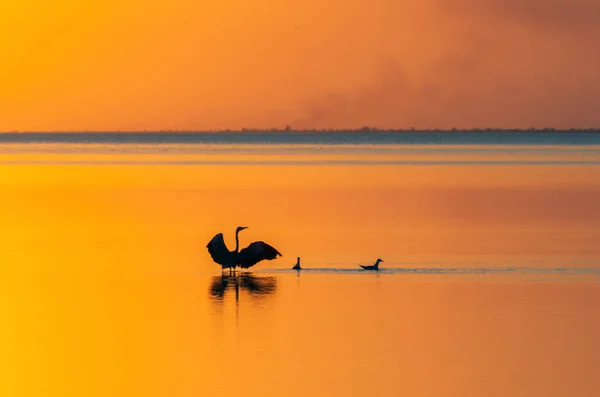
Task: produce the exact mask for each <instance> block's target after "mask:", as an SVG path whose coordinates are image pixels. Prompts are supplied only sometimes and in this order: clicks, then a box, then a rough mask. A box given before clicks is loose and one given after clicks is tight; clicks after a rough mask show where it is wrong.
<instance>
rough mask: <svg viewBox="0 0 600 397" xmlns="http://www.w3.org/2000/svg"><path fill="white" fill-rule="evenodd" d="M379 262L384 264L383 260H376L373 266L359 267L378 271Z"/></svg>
mask: <svg viewBox="0 0 600 397" xmlns="http://www.w3.org/2000/svg"><path fill="white" fill-rule="evenodd" d="M381 262H384V260H383V259H379V258H377V262H375V264H374V265H371V266H364V265H360V267H362V268H363V269H365V270H379V263H381Z"/></svg>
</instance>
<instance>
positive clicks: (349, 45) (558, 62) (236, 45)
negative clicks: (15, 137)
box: [0, 0, 600, 131]
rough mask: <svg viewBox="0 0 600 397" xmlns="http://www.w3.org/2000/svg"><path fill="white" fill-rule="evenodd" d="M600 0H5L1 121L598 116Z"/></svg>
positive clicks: (177, 123)
mask: <svg viewBox="0 0 600 397" xmlns="http://www.w3.org/2000/svg"><path fill="white" fill-rule="evenodd" d="M599 19H600V3H599V2H598V1H597V0H368V1H367V0H330V1H323V0H253V1H248V0H202V1H199V0H170V1H160V0H143V1H142V0H102V1H97V0H90V1H85V2H82V1H75V0H3V1H2V2H1V3H0V87H2V88H1V89H0V131H11V130H20V131H26V130H38V131H39V130H45V131H50V130H65V131H66V130H144V129H149V130H156V129H184V130H203V129H224V128H232V129H237V128H242V127H266V128H269V127H284V126H285V125H286V124H289V125H291V126H292V127H295V128H330V127H337V128H343V127H352V128H354V127H361V126H363V125H370V126H377V127H382V128H393V127H398V128H409V127H415V128H452V127H457V128H473V127H490V126H491V127H517V128H529V127H539V128H542V127H555V128H571V127H576V128H586V127H600V112H598V109H599V108H600V45H598V40H599V38H600V24H599V23H597V21H598V20H599Z"/></svg>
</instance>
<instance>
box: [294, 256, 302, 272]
mask: <svg viewBox="0 0 600 397" xmlns="http://www.w3.org/2000/svg"><path fill="white" fill-rule="evenodd" d="M292 269H293V270H302V268H301V267H300V257H298V260H297V261H296V264H295V265H294V267H293V268H292Z"/></svg>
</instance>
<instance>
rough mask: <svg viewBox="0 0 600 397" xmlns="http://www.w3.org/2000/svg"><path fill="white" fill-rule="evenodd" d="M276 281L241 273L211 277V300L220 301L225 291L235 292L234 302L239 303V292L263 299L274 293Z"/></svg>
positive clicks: (273, 278)
mask: <svg viewBox="0 0 600 397" xmlns="http://www.w3.org/2000/svg"><path fill="white" fill-rule="evenodd" d="M276 289H277V280H276V278H275V277H266V276H265V277H257V276H254V275H252V274H251V273H241V274H233V275H227V274H222V275H220V276H215V277H213V280H212V283H211V285H210V295H211V297H212V298H213V299H216V300H219V301H222V300H223V299H224V298H225V295H226V294H227V291H230V290H233V291H234V292H235V301H236V302H239V299H240V290H241V291H242V292H245V293H247V294H248V295H250V296H253V297H259V298H260V297H265V296H268V295H271V294H273V293H275V290H276Z"/></svg>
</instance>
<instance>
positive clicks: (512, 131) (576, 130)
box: [0, 127, 600, 136]
mask: <svg viewBox="0 0 600 397" xmlns="http://www.w3.org/2000/svg"><path fill="white" fill-rule="evenodd" d="M304 133H309V134H367V133H389V134H405V133H407V134H431V133H449V134H456V133H458V134H470V133H478V134H489V133H492V134H504V133H509V134H522V133H523V134H536V133H554V134H572V133H578V134H581V133H591V134H598V133H600V128H570V129H555V128H530V129H520V128H513V129H503V128H472V129H457V128H453V129H378V128H370V127H363V128H359V129H274V128H272V129H241V130H228V129H226V130H109V131H95V130H83V131H78V130H73V131H0V136H4V135H53V134H65V135H75V134H77V135H80V134H105V135H117V134H142V135H144V134H176V135H200V134H304Z"/></svg>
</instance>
